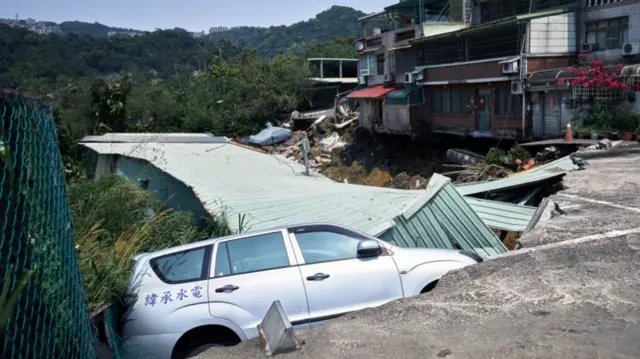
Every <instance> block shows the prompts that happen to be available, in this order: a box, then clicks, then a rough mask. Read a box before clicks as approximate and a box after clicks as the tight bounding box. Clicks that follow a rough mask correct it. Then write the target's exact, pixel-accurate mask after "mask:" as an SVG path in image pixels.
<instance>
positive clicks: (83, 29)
mask: <svg viewBox="0 0 640 359" xmlns="http://www.w3.org/2000/svg"><path fill="white" fill-rule="evenodd" d="M58 26H59V27H60V29H61V30H62V33H63V34H65V35H69V34H73V35H79V36H83V35H89V36H95V37H107V36H108V35H109V32H118V33H131V34H144V33H145V31H138V30H133V29H122V28H119V27H110V26H107V25H103V24H100V23H98V22H94V23H88V22H83V21H65V22H62V23H60V24H59V25H58Z"/></svg>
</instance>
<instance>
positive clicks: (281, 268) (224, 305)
mask: <svg viewBox="0 0 640 359" xmlns="http://www.w3.org/2000/svg"><path fill="white" fill-rule="evenodd" d="M374 241H375V242H374ZM367 245H368V246H373V247H376V246H377V247H376V248H377V250H379V252H377V254H375V255H372V256H367V257H362V256H359V254H362V253H365V252H364V251H365V250H367V249H366V248H365V249H363V248H361V247H366V246H367ZM268 251H271V252H272V253H268ZM367 255H368V254H367ZM305 259H306V260H305ZM328 259H331V260H328ZM479 261H482V259H481V258H480V257H478V256H477V255H475V254H473V253H469V252H464V251H458V250H443V249H422V248H400V247H397V246H393V245H391V244H389V243H387V242H384V241H381V240H379V239H377V238H373V237H370V236H367V235H366V234H362V233H360V232H357V231H354V230H351V229H348V228H345V227H341V226H336V225H329V224H311V225H301V226H294V227H291V228H283V229H275V230H270V231H260V232H254V233H247V234H241V235H234V236H229V237H224V238H218V239H212V240H206V241H202V242H198V243H193V244H189V245H184V246H180V247H175V248H170V249H166V250H161V251H157V252H154V253H147V254H143V255H140V256H138V257H137V261H136V264H135V265H134V268H133V271H132V275H131V279H130V282H129V294H130V295H132V298H135V299H134V300H132V301H131V302H130V304H129V306H128V308H129V309H128V312H127V315H126V318H125V325H124V332H123V334H124V337H125V348H126V350H129V351H130V352H131V353H132V354H136V357H139V358H158V359H176V358H184V357H185V356H186V354H184V353H186V352H187V351H188V349H192V347H194V346H201V345H203V344H205V342H207V341H208V342H216V341H219V342H220V344H233V343H235V342H237V341H242V340H247V339H251V338H254V337H257V335H258V331H257V326H258V324H259V323H260V322H261V321H262V319H263V317H264V315H265V314H266V312H267V310H268V309H269V307H270V306H271V304H272V303H273V302H274V301H275V300H280V302H281V303H282V306H283V307H284V309H285V312H286V313H287V316H288V318H289V320H290V321H291V323H292V324H293V325H294V326H295V327H296V328H309V327H311V326H314V325H317V324H319V323H322V322H323V321H326V320H327V319H331V318H335V317H337V316H340V315H342V314H345V313H348V312H352V311H356V310H360V309H364V308H368V307H376V306H379V305H382V304H384V303H387V302H389V301H392V300H396V299H399V298H403V297H411V296H414V295H417V294H420V293H421V291H423V289H425V288H426V289H430V288H432V287H433V285H435V282H437V280H438V279H440V277H441V276H442V275H444V274H445V273H447V272H449V271H451V270H455V269H459V268H462V267H464V266H467V265H470V264H475V263H477V262H479ZM316 274H322V275H321V276H319V277H314V276H315V275H316ZM181 338H182V340H181Z"/></svg>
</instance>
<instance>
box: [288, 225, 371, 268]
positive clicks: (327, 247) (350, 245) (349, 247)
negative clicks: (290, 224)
mask: <svg viewBox="0 0 640 359" xmlns="http://www.w3.org/2000/svg"><path fill="white" fill-rule="evenodd" d="M296 239H297V240H298V245H299V246H300V250H301V251H302V256H303V257H304V261H305V262H306V263H307V264H311V263H319V262H328V261H337V260H344V259H353V258H357V257H358V243H360V239H357V238H354V237H351V236H347V235H344V234H341V233H335V232H327V231H318V232H306V233H305V232H302V233H296Z"/></svg>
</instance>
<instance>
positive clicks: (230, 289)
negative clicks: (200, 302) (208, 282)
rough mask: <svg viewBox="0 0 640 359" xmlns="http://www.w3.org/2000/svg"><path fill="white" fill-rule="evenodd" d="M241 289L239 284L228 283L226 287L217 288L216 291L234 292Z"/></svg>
mask: <svg viewBox="0 0 640 359" xmlns="http://www.w3.org/2000/svg"><path fill="white" fill-rule="evenodd" d="M238 289H240V287H238V286H237V285H231V284H227V285H225V286H224V287H221V288H216V293H224V292H233V291H236V290H238Z"/></svg>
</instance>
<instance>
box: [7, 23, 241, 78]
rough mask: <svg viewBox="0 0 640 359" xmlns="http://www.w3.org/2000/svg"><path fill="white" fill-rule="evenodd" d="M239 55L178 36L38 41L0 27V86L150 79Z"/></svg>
mask: <svg viewBox="0 0 640 359" xmlns="http://www.w3.org/2000/svg"><path fill="white" fill-rule="evenodd" d="M240 52H242V50H241V49H239V48H237V47H236V46H234V45H231V44H230V43H228V42H225V41H213V40H211V39H194V38H192V37H191V35H190V34H189V33H188V32H186V31H183V30H158V31H154V32H152V33H149V34H147V35H141V36H135V37H106V38H105V37H94V36H77V35H74V34H69V35H56V34H48V35H39V34H36V33H34V32H31V31H29V30H26V29H21V28H11V27H8V26H0V84H3V85H5V86H11V87H15V86H18V85H21V84H22V83H23V82H24V80H25V79H36V78H37V79H47V80H50V81H55V80H56V79H57V78H58V77H59V76H64V77H85V76H100V75H106V74H112V73H118V72H120V71H122V70H138V71H141V72H143V73H145V74H148V75H150V76H151V77H161V78H162V77H167V76H170V75H175V74H188V73H191V72H193V71H194V70H201V69H204V68H205V67H206V66H207V65H208V64H209V63H210V62H211V60H212V59H213V57H214V56H216V55H218V56H219V55H222V57H223V58H228V57H233V56H235V55H237V54H239V53H240Z"/></svg>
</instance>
